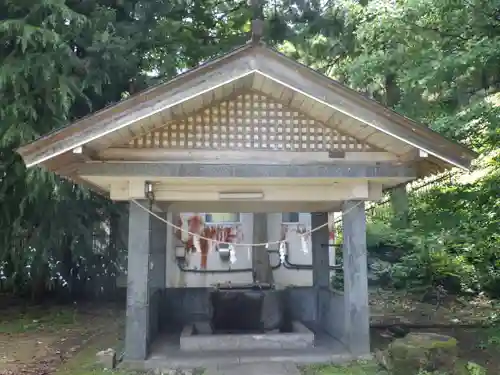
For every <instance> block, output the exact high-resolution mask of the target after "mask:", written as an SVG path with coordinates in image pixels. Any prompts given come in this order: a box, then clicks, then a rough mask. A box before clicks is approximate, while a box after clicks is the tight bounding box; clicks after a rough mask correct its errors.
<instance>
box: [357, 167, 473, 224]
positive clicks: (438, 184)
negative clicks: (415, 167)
mask: <svg viewBox="0 0 500 375" xmlns="http://www.w3.org/2000/svg"><path fill="white" fill-rule="evenodd" d="M462 174H463V172H462V171H449V172H445V173H442V174H439V175H436V176H432V177H429V178H427V179H424V180H418V181H414V182H412V183H410V184H408V185H406V191H407V192H408V198H409V200H410V202H411V201H412V200H413V199H418V196H419V195H423V194H427V193H428V192H429V191H431V190H434V189H437V188H444V187H447V186H453V185H455V184H456V183H457V182H458V180H459V179H460V177H461V176H462ZM393 214H394V213H393V212H392V207H391V199H390V191H388V192H386V194H385V196H384V198H382V200H381V201H378V202H370V203H368V204H367V208H366V216H367V217H368V218H371V219H389V218H391V217H392V216H393Z"/></svg>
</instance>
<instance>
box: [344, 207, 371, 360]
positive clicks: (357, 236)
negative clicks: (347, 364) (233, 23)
mask: <svg viewBox="0 0 500 375" xmlns="http://www.w3.org/2000/svg"><path fill="white" fill-rule="evenodd" d="M342 225H343V243H344V245H343V258H344V259H343V260H344V304H345V306H344V308H345V336H344V337H345V344H346V345H347V347H348V348H349V350H350V351H351V353H352V354H353V355H356V356H362V355H366V354H369V353H370V313H369V306H368V272H367V260H366V215H365V204H364V202H363V201H345V202H344V204H343V207H342Z"/></svg>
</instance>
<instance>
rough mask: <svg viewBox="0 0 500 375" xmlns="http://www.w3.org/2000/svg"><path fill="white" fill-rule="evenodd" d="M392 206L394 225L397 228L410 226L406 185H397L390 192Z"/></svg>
mask: <svg viewBox="0 0 500 375" xmlns="http://www.w3.org/2000/svg"><path fill="white" fill-rule="evenodd" d="M390 199H391V207H392V212H393V213H394V219H393V223H392V225H393V226H394V227H395V228H408V226H409V225H410V218H409V211H410V208H409V202H408V192H407V191H406V185H400V186H396V187H395V188H394V189H392V190H391V192H390Z"/></svg>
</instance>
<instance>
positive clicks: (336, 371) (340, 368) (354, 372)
mask: <svg viewBox="0 0 500 375" xmlns="http://www.w3.org/2000/svg"><path fill="white" fill-rule="evenodd" d="M301 373H302V375H387V372H386V371H384V370H382V369H381V368H380V366H378V364H377V363H376V362H374V361H359V362H352V363H349V364H345V365H309V366H304V367H302V368H301Z"/></svg>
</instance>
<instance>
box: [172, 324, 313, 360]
mask: <svg viewBox="0 0 500 375" xmlns="http://www.w3.org/2000/svg"><path fill="white" fill-rule="evenodd" d="M291 325H292V332H285V333H282V332H268V333H261V334H250V333H249V334H234V333H231V334H206V333H205V334H200V333H198V332H197V330H196V329H195V325H194V324H188V325H186V326H185V327H184V329H183V331H182V333H181V337H180V349H181V351H196V352H204V351H230V350H254V349H302V348H310V347H313V346H314V333H313V332H312V331H310V330H309V329H308V328H307V327H305V326H304V325H303V324H302V323H300V322H297V321H294V322H292V324H291Z"/></svg>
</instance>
